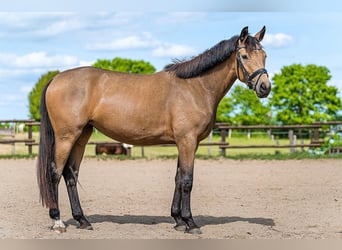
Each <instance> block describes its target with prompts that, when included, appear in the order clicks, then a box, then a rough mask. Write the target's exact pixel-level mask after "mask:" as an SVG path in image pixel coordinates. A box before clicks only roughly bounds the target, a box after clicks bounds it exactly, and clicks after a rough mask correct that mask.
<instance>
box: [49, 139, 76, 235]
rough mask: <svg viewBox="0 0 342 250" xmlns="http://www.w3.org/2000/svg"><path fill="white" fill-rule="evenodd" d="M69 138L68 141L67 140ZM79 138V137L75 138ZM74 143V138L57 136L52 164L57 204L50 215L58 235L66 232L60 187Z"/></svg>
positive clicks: (51, 208)
mask: <svg viewBox="0 0 342 250" xmlns="http://www.w3.org/2000/svg"><path fill="white" fill-rule="evenodd" d="M66 138H68V139H66ZM74 138H77V137H74ZM73 143H74V139H72V137H70V136H69V137H59V136H56V141H55V144H56V148H55V162H52V163H51V164H52V171H53V178H52V182H53V189H54V194H55V201H56V204H55V205H53V206H52V207H50V209H49V215H50V218H51V219H52V220H54V225H53V226H52V229H53V230H54V231H56V232H58V233H63V232H65V231H66V229H65V225H64V223H63V221H62V220H61V218H60V211H59V205H58V185H59V182H60V180H61V177H62V173H63V169H64V166H65V163H66V161H67V159H68V157H69V155H70V151H71V149H72V146H73Z"/></svg>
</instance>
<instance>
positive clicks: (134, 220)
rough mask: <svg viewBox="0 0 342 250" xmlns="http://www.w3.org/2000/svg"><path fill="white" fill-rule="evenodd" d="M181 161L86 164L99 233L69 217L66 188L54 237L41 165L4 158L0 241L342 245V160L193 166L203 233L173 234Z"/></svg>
mask: <svg viewBox="0 0 342 250" xmlns="http://www.w3.org/2000/svg"><path fill="white" fill-rule="evenodd" d="M175 166H176V161H175V160H134V161H133V160H125V161H119V160H108V161H104V160H96V159H85V160H84V161H83V165H82V166H81V172H80V183H81V185H82V188H81V187H79V193H80V197H81V203H82V206H83V210H84V212H85V214H86V215H87V217H88V219H89V220H90V222H91V223H92V225H93V227H94V230H93V231H87V230H80V229H78V228H77V223H76V222H75V221H74V220H73V219H72V216H71V212H70V206H69V201H68V198H67V194H66V189H65V185H64V182H61V185H60V208H61V216H62V219H63V220H64V221H65V223H66V224H67V226H68V227H67V232H66V233H64V234H57V233H55V232H53V231H51V230H50V229H49V227H50V226H51V225H52V223H51V220H50V219H49V216H48V210H47V209H46V208H43V207H41V205H40V202H39V198H38V188H37V184H36V176H35V174H36V168H35V160H0V168H1V174H0V183H1V188H0V198H1V199H0V206H1V213H0V238H2V239H3V238H12V239H18V238H26V239H36V238H46V239H71V238H72V239H79V238H81V239H91V238H95V239H107V238H109V239H141V238H143V239H178V238H185V239H198V238H201V239H202V238H204V239H211V238H214V239H256V238H257V239H297V238H299V239H312V238H314V239H316V238H320V239H322V238H323V239H342V165H341V161H340V160H301V161H295V160H291V161H234V160H226V159H222V160H197V161H196V166H195V177H194V178H195V179H194V188H193V192H192V212H193V215H194V218H195V220H196V222H197V224H198V225H199V226H201V229H202V232H203V234H201V235H189V234H184V233H182V232H177V231H175V230H174V229H173V226H174V222H173V219H172V218H171V217H170V205H171V200H172V195H173V188H174V175H175Z"/></svg>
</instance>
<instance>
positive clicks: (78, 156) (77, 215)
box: [63, 126, 93, 230]
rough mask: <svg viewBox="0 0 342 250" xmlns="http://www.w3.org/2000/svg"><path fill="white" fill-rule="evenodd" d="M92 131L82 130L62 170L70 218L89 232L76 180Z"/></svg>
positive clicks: (88, 128) (90, 228)
mask: <svg viewBox="0 0 342 250" xmlns="http://www.w3.org/2000/svg"><path fill="white" fill-rule="evenodd" d="M92 131H93V128H92V126H86V127H85V128H84V129H83V131H82V134H81V136H80V137H79V138H78V140H77V141H76V143H75V144H74V146H73V149H72V151H71V154H70V156H69V159H68V161H67V163H66V165H65V167H64V170H63V177H64V180H65V184H66V187H67V191H68V195H69V200H70V206H71V212H72V216H73V218H74V219H75V220H77V221H78V222H79V224H80V225H79V228H81V229H89V230H92V229H93V228H92V226H91V224H90V223H89V221H88V220H87V219H86V217H85V216H84V214H83V211H82V208H81V204H80V201H79V197H78V191H77V180H78V173H79V168H80V164H81V161H82V158H83V154H84V150H85V146H86V144H87V142H88V140H89V137H90V136H91V134H92Z"/></svg>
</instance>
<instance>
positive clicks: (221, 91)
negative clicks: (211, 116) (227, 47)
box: [201, 57, 237, 105]
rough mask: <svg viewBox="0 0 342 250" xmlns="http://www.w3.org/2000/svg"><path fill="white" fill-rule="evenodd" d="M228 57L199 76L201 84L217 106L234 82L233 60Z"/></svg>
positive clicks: (235, 77)
mask: <svg viewBox="0 0 342 250" xmlns="http://www.w3.org/2000/svg"><path fill="white" fill-rule="evenodd" d="M233 58H234V57H230V58H228V59H227V60H225V61H223V62H222V63H221V64H219V65H217V66H215V67H214V68H213V69H211V70H209V71H208V72H207V73H205V74H204V75H202V76H201V78H202V80H201V83H202V85H203V87H204V88H205V89H207V90H208V91H209V92H210V94H209V97H210V98H212V99H213V100H212V101H213V102H214V103H215V104H216V105H218V103H219V102H220V101H221V99H222V98H223V97H224V96H225V95H226V94H227V92H228V91H229V89H230V88H231V87H232V86H233V83H234V82H235V81H236V79H237V76H236V71H235V60H234V59H233Z"/></svg>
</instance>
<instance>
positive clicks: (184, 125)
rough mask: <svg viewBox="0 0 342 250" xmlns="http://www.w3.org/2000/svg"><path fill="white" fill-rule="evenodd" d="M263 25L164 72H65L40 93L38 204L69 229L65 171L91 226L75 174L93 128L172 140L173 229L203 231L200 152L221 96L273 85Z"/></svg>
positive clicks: (133, 138) (119, 137) (58, 226)
mask: <svg viewBox="0 0 342 250" xmlns="http://www.w3.org/2000/svg"><path fill="white" fill-rule="evenodd" d="M265 31H266V28H265V26H264V27H262V29H261V30H260V31H259V32H257V33H256V34H255V35H254V36H253V35H250V34H249V32H248V26H247V27H244V28H243V29H242V30H241V32H240V35H235V36H232V37H231V38H230V39H227V40H222V41H221V42H219V43H218V44H216V45H215V46H213V47H211V48H210V49H207V50H206V51H204V52H202V53H201V54H199V55H197V56H195V57H192V58H190V59H188V60H174V61H173V62H172V63H171V64H169V65H167V66H165V68H164V69H163V70H161V71H159V72H156V73H153V74H148V75H138V74H128V73H120V72H114V71H107V70H103V69H98V68H94V67H79V68H74V69H70V70H66V71H64V72H62V73H60V74H58V75H57V76H55V77H54V78H53V79H52V80H51V81H49V82H48V84H47V85H46V86H45V88H44V89H43V92H42V97H41V104H40V114H41V126H40V128H41V130H40V144H39V154H38V161H37V180H38V187H39V193H40V195H39V197H40V202H41V203H42V206H43V207H47V208H49V216H50V218H51V219H52V220H53V222H54V224H53V226H52V227H51V229H52V230H55V231H56V232H65V231H66V227H65V225H64V223H63V221H62V220H61V218H60V210H59V205H58V185H59V183H60V180H61V177H62V176H63V178H64V180H65V184H66V187H67V193H68V196H69V200H70V206H71V211H72V216H73V218H74V219H75V220H76V221H77V222H78V224H79V225H78V227H79V228H81V229H89V230H92V229H93V227H92V225H91V224H90V223H89V221H88V220H87V218H86V216H85V215H84V213H83V210H82V207H81V204H80V201H79V196H78V191H77V183H78V174H79V169H80V164H81V161H82V158H83V155H84V150H85V146H86V144H87V142H88V140H89V138H90V136H91V134H92V131H93V128H94V127H95V128H96V129H98V130H99V131H101V132H102V133H103V134H105V135H107V136H109V137H111V138H113V139H115V140H116V141H120V142H124V143H128V144H132V145H138V146H143V145H157V144H175V145H176V146H177V150H178V161H177V168H176V176H175V189H174V195H173V200H172V205H171V216H172V217H173V218H174V220H175V223H176V225H175V226H174V228H175V229H176V230H178V231H183V232H186V233H191V234H200V233H201V230H200V228H199V226H198V225H197V224H196V223H195V221H194V219H193V216H192V213H191V208H190V195H191V190H192V186H193V170H194V160H195V152H196V150H197V147H198V144H199V142H200V141H201V140H203V139H204V138H206V137H207V136H208V135H209V133H210V131H211V130H212V128H213V126H214V122H215V116H216V110H217V106H218V104H219V102H220V100H221V99H222V98H223V97H224V96H225V95H226V94H227V92H228V90H229V89H230V88H231V87H232V85H233V83H234V82H235V81H236V80H237V79H239V80H240V81H241V82H244V83H246V85H247V86H248V87H249V88H250V89H251V90H253V91H255V93H256V95H257V96H258V97H259V98H265V97H267V96H268V94H269V93H270V91H271V82H270V80H269V77H268V73H267V70H266V69H265V61H266V53H265V51H264V49H263V47H262V45H261V43H260V42H261V41H262V39H263V37H264V34H265Z"/></svg>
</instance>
